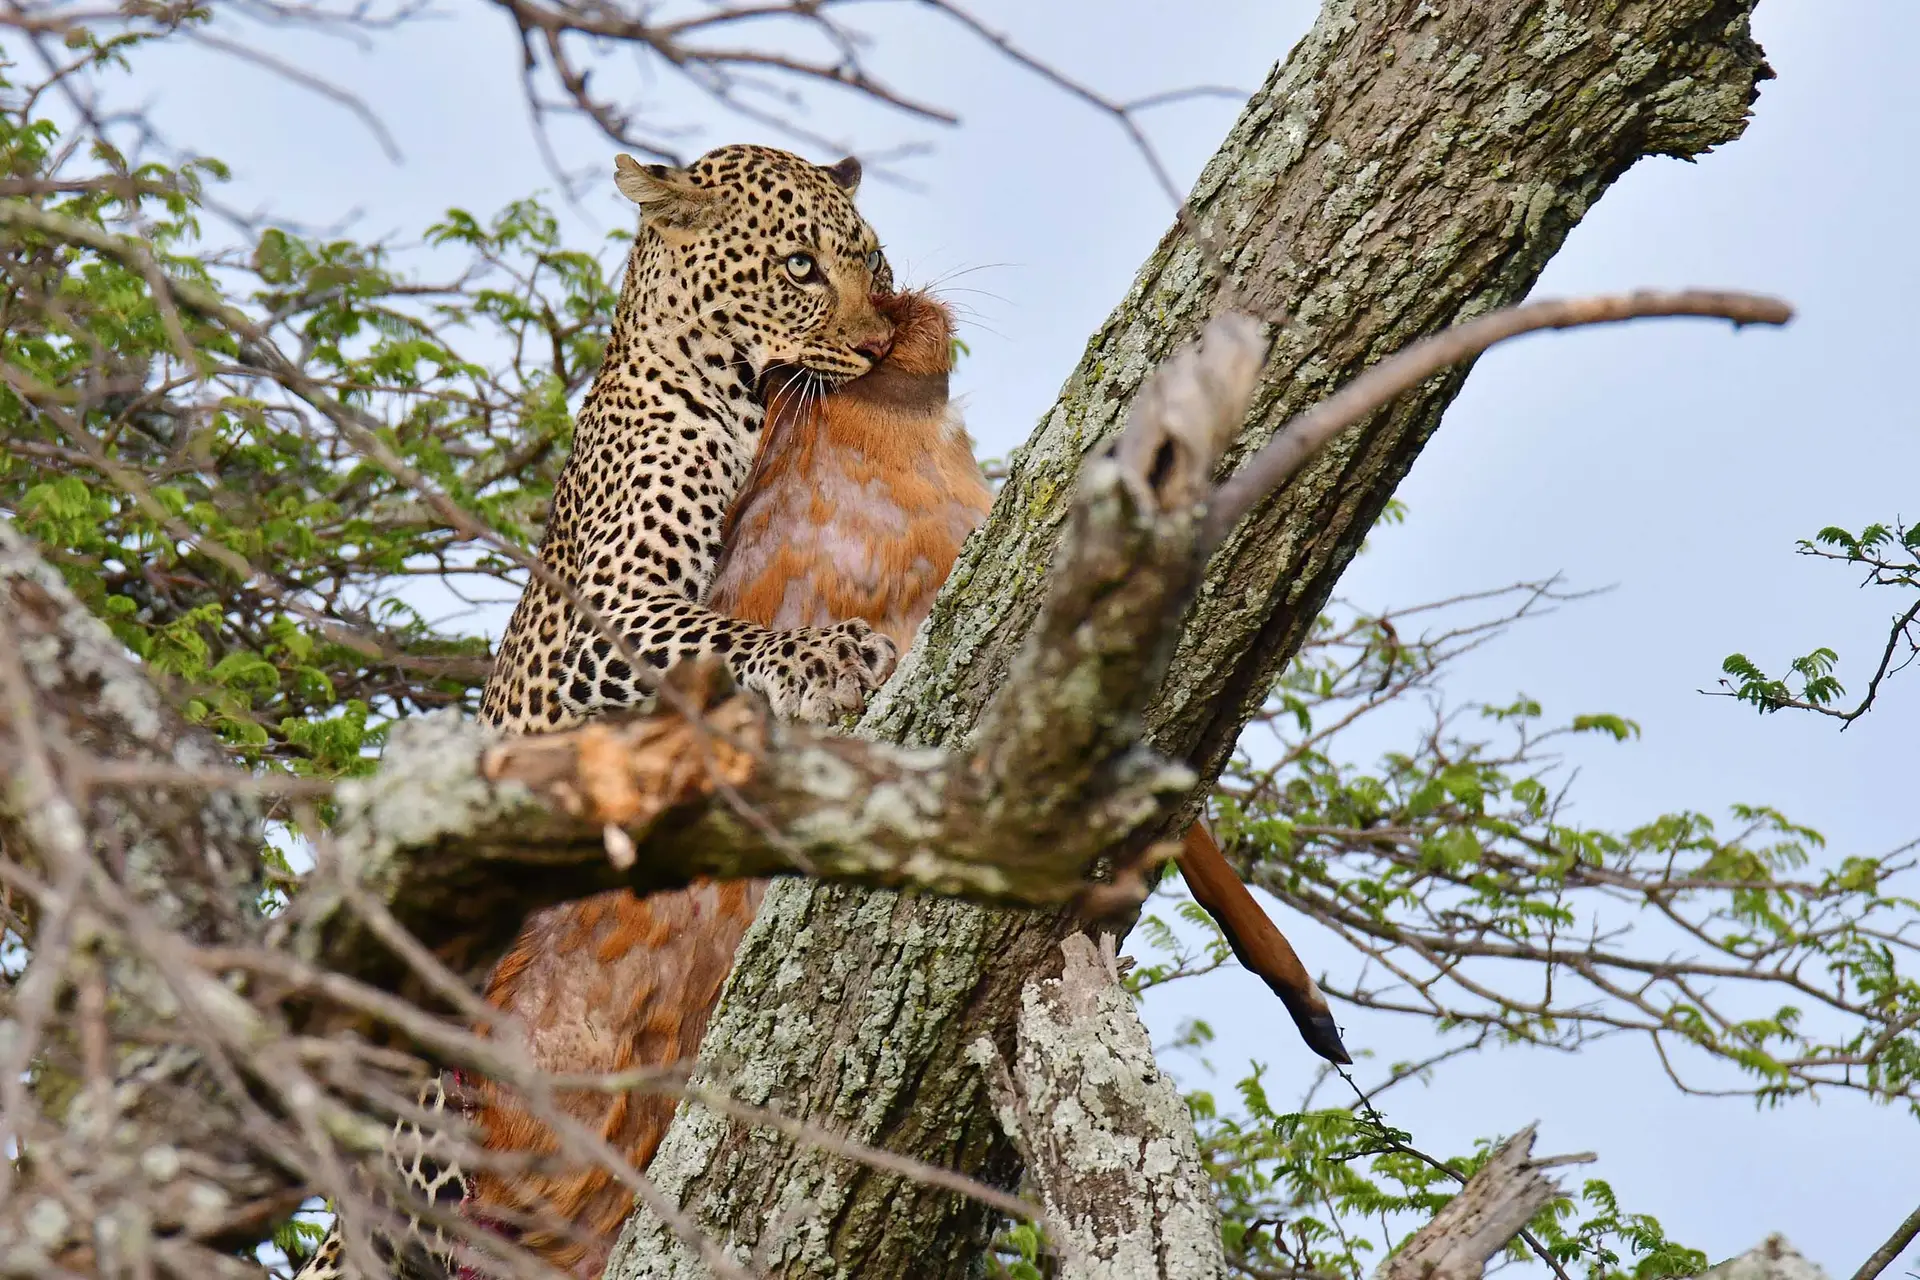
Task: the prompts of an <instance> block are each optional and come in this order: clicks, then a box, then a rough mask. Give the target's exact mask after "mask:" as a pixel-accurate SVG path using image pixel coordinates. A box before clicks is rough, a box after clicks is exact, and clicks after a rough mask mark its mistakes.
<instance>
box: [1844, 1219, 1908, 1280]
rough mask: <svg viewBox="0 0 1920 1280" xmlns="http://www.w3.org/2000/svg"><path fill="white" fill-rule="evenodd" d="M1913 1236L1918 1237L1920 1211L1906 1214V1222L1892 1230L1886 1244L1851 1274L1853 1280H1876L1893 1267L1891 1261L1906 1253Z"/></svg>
mask: <svg viewBox="0 0 1920 1280" xmlns="http://www.w3.org/2000/svg"><path fill="white" fill-rule="evenodd" d="M1915 1236H1920V1209H1915V1210H1914V1211H1913V1212H1912V1213H1910V1214H1908V1215H1907V1216H1906V1220H1905V1221H1903V1222H1902V1223H1901V1224H1900V1225H1899V1226H1897V1227H1895V1228H1894V1229H1893V1234H1892V1235H1890V1236H1888V1237H1887V1242H1886V1243H1885V1244H1883V1245H1881V1246H1880V1247H1879V1248H1878V1249H1875V1250H1874V1251H1873V1254H1872V1256H1870V1257H1869V1258H1868V1259H1867V1260H1866V1261H1865V1262H1863V1263H1861V1264H1860V1269H1859V1270H1858V1271H1856V1272H1854V1273H1853V1280H1878V1277H1879V1275H1880V1273H1881V1272H1882V1271H1885V1270H1886V1269H1887V1268H1888V1267H1890V1266H1892V1265H1893V1260H1894V1259H1895V1258H1897V1257H1899V1256H1900V1255H1901V1254H1902V1253H1904V1252H1905V1251H1906V1248H1907V1246H1908V1245H1910V1244H1912V1243H1913V1241H1914V1237H1915Z"/></svg>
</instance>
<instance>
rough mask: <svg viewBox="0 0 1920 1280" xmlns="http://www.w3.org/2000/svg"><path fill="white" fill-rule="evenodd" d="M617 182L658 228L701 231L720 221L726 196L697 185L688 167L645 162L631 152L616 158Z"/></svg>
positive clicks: (653, 225)
mask: <svg viewBox="0 0 1920 1280" xmlns="http://www.w3.org/2000/svg"><path fill="white" fill-rule="evenodd" d="M613 185H614V186H616V187H618V188H619V189H620V194H621V195H623V196H625V197H626V198H627V199H629V200H631V201H633V202H634V203H635V204H637V205H639V206H640V217H641V220H642V221H644V222H645V223H646V224H647V225H648V226H650V227H654V228H656V229H657V228H668V227H670V228H673V229H674V230H677V231H697V230H699V229H700V228H702V227H710V226H712V225H713V224H714V223H716V222H718V221H719V220H720V218H721V215H722V213H723V206H722V201H723V199H724V197H723V196H722V195H721V194H720V192H718V191H715V190H714V189H713V188H711V187H702V186H696V185H695V184H694V181H693V179H692V178H691V177H689V176H688V174H687V171H686V170H685V169H675V168H673V167H672V166H671V165H664V164H641V163H640V162H639V161H638V160H635V159H634V158H633V157H632V156H629V155H618V156H615V157H614V158H613Z"/></svg>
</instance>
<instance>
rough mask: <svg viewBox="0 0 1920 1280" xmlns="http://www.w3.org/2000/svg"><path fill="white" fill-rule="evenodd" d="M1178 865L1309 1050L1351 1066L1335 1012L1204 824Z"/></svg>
mask: <svg viewBox="0 0 1920 1280" xmlns="http://www.w3.org/2000/svg"><path fill="white" fill-rule="evenodd" d="M1174 861H1175V863H1176V865H1178V866H1179V868H1180V875H1181V877H1182V878H1183V879H1185V880H1186V882H1187V888H1188V889H1190V890H1192V892H1193V896H1194V900H1195V901H1197V902H1198V903H1199V904H1200V905H1201V906H1202V907H1205V908H1206V911H1207V914H1208V915H1210V916H1212V917H1213V922H1214V923H1215V924H1217V925H1219V926H1220V932H1221V933H1223V934H1225V935H1226V938H1227V945H1228V946H1229V947H1232V948H1233V954H1234V958H1235V959H1237V960H1239V961H1240V963H1241V965H1242V966H1243V967H1244V968H1246V969H1247V970H1248V971H1249V972H1251V973H1253V974H1255V975H1257V976H1258V977H1259V978H1260V980H1261V981H1262V982H1264V983H1266V984H1267V987H1268V989H1269V990H1271V991H1272V992H1273V994H1275V995H1276V996H1279V997H1280V1003H1281V1004H1283V1005H1285V1006H1286V1008H1287V1012H1288V1013H1289V1014H1291V1015H1293V1025H1294V1026H1296V1027H1298V1028H1300V1038H1301V1039H1302V1040H1305V1041H1306V1042H1307V1048H1309V1049H1311V1050H1313V1051H1314V1052H1315V1053H1317V1054H1319V1055H1320V1056H1321V1057H1323V1058H1325V1059H1326V1060H1327V1061H1328V1062H1337V1063H1341V1064H1343V1065H1344V1064H1346V1063H1349V1062H1352V1061H1353V1058H1352V1057H1351V1056H1349V1055H1348V1053H1347V1047H1346V1046H1345V1045H1343V1044H1341V1043H1340V1028H1339V1027H1337V1026H1335V1025H1334V1022H1333V1012H1332V1011H1331V1010H1330V1009H1328V1008H1327V998H1326V997H1325V996H1324V995H1321V994H1320V987H1319V985H1318V984H1317V983H1315V982H1314V980H1313V978H1312V976H1311V975H1309V974H1308V973H1307V967H1306V966H1305V965H1303V964H1301V963H1300V957H1299V956H1298V955H1297V954H1295V952H1294V949H1293V944H1292V943H1290V942H1288V941H1287V936H1286V935H1285V934H1284V933H1281V932H1280V930H1279V929H1278V928H1277V927H1276V926H1275V925H1274V923H1273V921H1271V920H1269V919H1268V918H1267V913H1266V912H1265V911H1263V910H1262V909H1261V907H1260V904H1259V903H1258V902H1255V901H1254V898H1253V894H1251V893H1249V892H1248V891H1247V886H1246V885H1244V884H1242V883H1240V877H1239V876H1238V875H1237V874H1235V872H1234V869H1233V868H1232V867H1231V866H1229V865H1228V863H1227V859H1226V855H1224V854H1222V853H1221V852H1220V846H1219V845H1218V844H1217V843H1215V841H1214V838H1213V835H1212V834H1211V833H1210V832H1209V831H1208V830H1207V828H1206V826H1205V825H1204V824H1202V823H1198V822H1196V823H1194V824H1193V826H1191V827H1189V828H1188V829H1187V835H1186V839H1184V840H1182V841H1181V843H1180V854H1179V856H1178V857H1177V858H1176V859H1175V860H1174Z"/></svg>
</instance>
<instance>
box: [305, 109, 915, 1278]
mask: <svg viewBox="0 0 1920 1280" xmlns="http://www.w3.org/2000/svg"><path fill="white" fill-rule="evenodd" d="M860 179H861V166H860V163H859V161H858V160H856V159H853V158H848V159H845V160H841V161H839V162H837V163H834V164H828V165H820V164H815V163H813V162H811V161H808V160H806V159H805V158H803V157H801V156H798V155H795V154H793V153H792V152H788V151H784V150H780V149H777V148H773V147H767V146H760V145H753V144H733V145H728V146H723V147H719V148H717V149H715V150H713V151H709V152H708V153H706V154H705V155H703V156H701V157H699V158H698V159H697V160H695V161H693V162H692V163H690V164H688V165H685V166H675V165H667V164H643V163H641V162H640V161H637V160H635V159H634V158H633V157H631V156H627V155H621V156H618V157H616V158H615V161H614V185H615V187H616V189H617V190H618V191H619V192H620V193H621V194H622V195H623V196H625V197H626V198H627V199H628V200H630V201H632V202H633V204H634V205H636V206H637V207H638V210H639V227H638V230H637V231H636V233H635V236H634V241H633V245H632V247H631V249H630V251H629V253H628V256H627V262H626V270H625V275H624V278H623V280H622V283H621V288H620V293H619V296H618V300H617V303H616V305H615V311H614V319H613V325H612V330H611V333H610V335H609V338H608V341H607V346H606V351H605V353H604V356H603V358H602V362H601V366H600V369H599V371H598V373H597V375H596V376H595V378H594V380H593V383H592V385H591V387H590V388H589V389H588V391H587V394H586V396H585V398H584V400H583V401H582V403H581V406H580V409H579V412H578V414H577V415H576V418H575V427H574V435H573V442H572V448H571V450H570V452H569V454H568V457H567V459H566V461H565V463H564V464H563V466H562V468H561V471H560V474H559V476H558V477H557V478H556V481H555V485H554V492H553V497H552V500H551V503H550V505H549V510H548V516H547V522H546V528H545V532H544V536H543V538H542V541H541V544H540V548H539V553H538V558H537V565H538V568H537V570H536V571H535V572H533V573H532V575H531V576H530V578H529V581H528V583H527V585H526V587H525V589H524V590H523V592H522V594H521V597H520V600H519V603H518V604H517V605H516V607H515V608H514V611H513V613H512V615H511V617H510V619H509V621H508V624H507V626H506V628H505V630H504V632H503V633H502V635H501V640H500V643H499V645H498V648H497V651H496V653H495V657H494V664H493V668H492V671H491V673H490V675H489V677H488V679H487V682H486V684H485V686H484V688H483V690H482V692H481V698H480V704H479V712H478V719H479V721H480V722H481V724H482V725H484V726H486V727H487V728H488V729H489V730H491V731H493V732H495V733H499V734H532V733H553V732H559V731H562V730H566V729H569V728H573V727H575V726H577V725H579V724H581V723H583V722H584V721H586V720H587V719H588V718H590V717H592V716H595V715H599V714H603V713H607V712H615V711H621V710H627V709H632V708H636V707H641V706H643V705H645V704H646V703H647V702H648V700H649V699H650V698H651V697H652V696H653V695H654V693H655V692H656V690H657V689H658V687H659V684H660V681H661V678H662V676H663V675H664V674H665V672H666V671H667V670H668V669H669V668H670V667H672V666H673V665H674V664H676V663H680V662H685V661H688V660H693V659H709V660H713V661H717V662H718V663H720V664H722V665H724V667H725V668H726V669H727V671H728V672H729V674H730V675H731V676H732V678H733V679H734V681H735V682H736V683H737V684H738V685H739V686H740V687H742V688H745V689H749V690H752V691H754V692H756V693H758V694H759V695H761V696H762V697H764V698H765V699H766V701H767V703H768V704H769V707H770V709H771V711H772V712H773V713H774V714H776V715H779V716H785V717H791V718H797V719H801V720H806V721H810V722H814V723H823V724H830V723H835V722H838V721H841V720H843V719H844V718H846V717H848V716H850V715H852V714H855V713H857V712H858V711H859V710H860V709H861V708H862V707H863V706H864V705H865V702H866V700H867V699H868V697H869V696H870V695H871V694H872V693H873V692H874V691H875V690H876V689H878V688H879V686H880V685H881V683H882V682H884V681H885V680H886V678H887V676H888V675H889V674H891V672H892V669H893V666H894V663H895V660H896V658H897V656H898V648H897V645H896V643H895V641H894V640H893V639H891V638H890V637H888V636H887V635H884V634H882V633H880V632H877V631H875V630H874V629H873V628H872V627H871V626H870V625H869V624H868V623H867V622H865V621H864V620H861V619H857V618H855V619H849V620H845V621H840V622H835V623H832V624H830V625H821V626H795V627H784V628H777V627H772V626H767V625H762V624H760V623H755V622H750V621H747V620H745V619H742V618H740V617H737V616H726V615H722V614H720V613H718V612H716V611H714V610H713V609H712V608H710V607H708V606H707V604H706V603H705V602H704V601H705V596H706V594H707V590H708V588H709V586H710V584H711V582H712V579H713V575H714V572H715V568H716V566H717V564H718V563H719V560H720V557H721V554H722V552H723V549H724V542H723V534H724V528H725V522H726V517H727V514H728V511H729V509H730V508H731V506H732V504H733V501H734V499H735V498H736V496H737V495H738V494H739V492H740V489H741V487H742V485H743V484H744V483H745V481H746V479H747V476H748V473H749V471H750V469H751V467H752V465H753V462H754V459H755V457H756V456H757V454H758V452H759V446H760V440H761V435H762V432H763V429H764V427H765V426H766V417H767V413H766V405H765V401H764V399H763V396H762V394H761V391H762V381H763V379H764V378H766V377H767V375H768V374H769V372H770V371H772V370H775V369H793V370H800V371H803V372H804V374H805V375H806V377H807V378H808V379H810V380H811V381H812V382H813V383H814V384H815V385H817V386H819V387H821V388H823V389H827V390H830V389H832V388H834V387H836V386H839V385H841V384H844V383H846V382H848V381H850V380H852V379H854V378H857V377H858V376H859V375H861V374H863V373H865V372H867V371H868V370H870V369H872V368H874V367H875V366H876V365H877V364H878V363H879V362H880V361H882V360H883V359H884V358H885V357H886V355H887V354H888V352H889V350H890V349H891V344H892V341H893V331H894V326H893V323H892V321H890V320H889V319H888V318H887V317H886V316H885V315H884V314H883V313H882V309H881V308H882V305H883V303H884V300H885V299H887V298H888V297H890V296H891V295H892V294H893V292H894V282H893V271H892V267H891V265H890V264H889V263H888V261H887V257H886V253H885V250H884V248H883V247H882V245H881V242H880V239H879V236H878V235H877V233H876V232H875V231H874V229H873V228H872V226H871V225H869V224H868V222H867V220H866V219H865V218H864V217H863V216H862V215H861V213H860V212H859V210H858V208H857V207H856V205H855V202H854V197H855V194H856V193H857V191H858V189H859V185H860ZM616 636H617V637H618V638H619V641H620V643H618V644H616V643H615V640H614V637H616ZM719 888H721V889H724V888H725V886H720V887H719ZM715 892H716V886H714V885H712V884H710V883H708V884H699V885H695V886H692V887H690V888H689V889H687V890H683V891H678V896H679V897H682V898H684V899H685V900H686V902H685V905H684V906H680V907H678V908H677V909H678V910H679V911H680V912H681V913H682V914H685V915H691V916H696V917H697V916H698V915H699V914H700V913H701V911H702V910H703V909H705V906H704V901H703V895H704V896H705V897H711V895H713V894H714V893H715ZM675 897H676V895H675V894H664V895H663V894H655V895H652V896H651V897H650V898H649V899H648V901H649V903H657V904H658V905H659V907H660V910H661V914H662V918H667V917H669V916H671V915H672V914H673V913H674V911H675V910H676V906H675V904H674V902H673V901H672V899H674V898H675ZM541 923H542V922H541V920H540V918H539V913H535V916H534V917H533V918H531V919H530V920H529V921H528V923H527V926H526V928H527V929H528V930H537V929H538V928H540V927H541ZM727 960H728V962H729V963H730V960H731V955H730V953H729V955H728V957H727ZM722 975H723V976H724V970H723V971H722ZM448 1096H449V1094H448V1091H447V1089H445V1088H444V1086H443V1084H442V1082H440V1081H435V1082H434V1083H433V1084H432V1085H431V1086H430V1087H429V1089H428V1090H427V1091H426V1092H425V1093H424V1094H423V1096H422V1105H423V1106H424V1107H426V1108H428V1109H429V1110H444V1109H446V1108H447V1107H448V1105H449V1104H448ZM390 1154H391V1157H392V1160H393V1162H394V1164H395V1165H396V1166H397V1170H398V1172H399V1174H400V1177H401V1181H402V1183H403V1184H404V1185H406V1186H407V1187H408V1188H409V1189H410V1190H412V1191H413V1192H414V1193H415V1195H416V1196H417V1197H418V1198H419V1199H420V1200H421V1201H423V1202H425V1203H428V1204H435V1205H441V1206H445V1205H448V1204H455V1205H457V1204H459V1203H461V1202H462V1201H464V1199H465V1198H466V1196H467V1195H468V1194H469V1193H470V1191H471V1180H470V1179H469V1178H468V1177H467V1176H466V1174H465V1173H464V1172H463V1171H462V1170H460V1169H459V1168H458V1167H457V1166H456V1165H455V1164H454V1163H453V1162H451V1161H449V1160H444V1159H435V1158H433V1156H432V1153H431V1143H430V1140H429V1139H428V1138H426V1137H424V1136H423V1135H422V1133H421V1132H420V1130H419V1129H417V1128H416V1127H414V1126H412V1125H410V1124H407V1123H405V1122H402V1124H401V1125H399V1126H397V1127H396V1131H395V1135H394V1139H393V1142H392V1144H391V1152H390ZM400 1216H402V1217H404V1218H406V1219H407V1221H408V1223H409V1224H410V1225H409V1228H408V1231H407V1238H405V1239H403V1240H399V1241H392V1240H380V1239H379V1238H377V1236H376V1239H375V1246H376V1254H377V1255H378V1257H379V1259H380V1260H381V1261H382V1262H383V1264H384V1263H387V1262H389V1261H391V1262H393V1263H394V1264H395V1265H396V1267H397V1269H398V1270H400V1271H401V1272H403V1273H405V1274H417V1275H429V1276H431V1275H447V1274H450V1273H451V1272H452V1270H453V1266H452V1259H451V1257H450V1254H449V1250H448V1245H447V1242H446V1239H445V1237H444V1235H443V1234H442V1233H441V1232H440V1231H439V1230H438V1229H425V1230H423V1229H422V1228H421V1227H420V1225H419V1219H418V1217H417V1216H416V1215H412V1214H408V1213H406V1212H404V1211H403V1212H402V1213H401V1215H400ZM356 1272H357V1268H355V1267H354V1266H352V1265H351V1263H350V1261H349V1259H348V1256H347V1254H346V1251H345V1249H344V1247H343V1240H342V1236H341V1229H340V1226H339V1224H338V1223H337V1222H336V1223H335V1224H334V1225H333V1227H332V1228H331V1229H330V1230H329V1232H328V1233H327V1235H326V1236H325V1237H324V1238H323V1239H322V1241H321V1243H320V1245H319V1247H318V1248H317V1249H316V1250H315V1252H314V1254H313V1255H312V1256H311V1257H310V1258H309V1259H308V1260H307V1261H306V1262H305V1263H304V1264H303V1266H302V1267H301V1268H300V1270H299V1272H298V1274H297V1280H336V1278H343V1277H349V1276H353V1275H355V1274H356Z"/></svg>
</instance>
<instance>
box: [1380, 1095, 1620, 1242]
mask: <svg viewBox="0 0 1920 1280" xmlns="http://www.w3.org/2000/svg"><path fill="white" fill-rule="evenodd" d="M1533 1138H1534V1127H1533V1126H1532V1125H1528V1126H1527V1127H1526V1128H1524V1129H1522V1130H1521V1131H1520V1132H1519V1133H1516V1134H1514V1135H1513V1136H1512V1137H1511V1138H1508V1139H1507V1140H1506V1141H1505V1142H1503V1143H1501V1144H1500V1147H1499V1149H1498V1150H1496V1151H1495V1152H1494V1153H1493V1157H1492V1158H1491V1159H1489V1160H1488V1161H1487V1162H1486V1164H1484V1165H1482V1166H1481V1167H1480V1171H1479V1172H1478V1173H1476V1174H1474V1175H1473V1176H1472V1177H1471V1178H1469V1179H1467V1183H1466V1185H1465V1186H1463V1187H1461V1188H1460V1193H1459V1194H1458V1195H1456V1196H1454V1198H1453V1199H1451V1200H1449V1201H1447V1203H1446V1204H1445V1205H1444V1206H1443V1207H1442V1208H1441V1210H1440V1212H1438V1213H1436V1214H1434V1215H1433V1221H1431V1222H1429V1223H1428V1224H1427V1225H1426V1226H1424V1227H1422V1228H1420V1230H1418V1231H1416V1232H1414V1233H1413V1235H1412V1236H1411V1237H1410V1238H1409V1239H1408V1240H1407V1242H1406V1244H1404V1245H1402V1246H1401V1247H1400V1249H1399V1250H1398V1251H1397V1252H1396V1253H1394V1255H1393V1256H1392V1257H1390V1258H1388V1259H1386V1261H1384V1262H1382V1263H1381V1264H1380V1269H1379V1270H1378V1271H1376V1272H1375V1273H1374V1280H1480V1277H1481V1276H1482V1275H1484V1274H1485V1273H1486V1269H1487V1262H1488V1260H1490V1259H1491V1258H1492V1257H1493V1255H1494V1254H1496V1253H1498V1252H1500V1250H1502V1249H1504V1248H1506V1247H1507V1245H1508V1244H1509V1243H1511V1242H1512V1241H1513V1240H1514V1238H1515V1237H1517V1236H1518V1235H1519V1234H1520V1233H1521V1232H1522V1231H1525V1230H1526V1229H1527V1223H1529V1222H1531V1221H1533V1216H1534V1215H1535V1214H1536V1213H1539V1212H1540V1210H1542V1209H1544V1208H1546V1207H1547V1205H1548V1204H1550V1203H1551V1202H1552V1201H1553V1200H1554V1199H1555V1198H1556V1197H1558V1196H1559V1195H1560V1188H1559V1186H1558V1184H1556V1183H1555V1182H1554V1181H1553V1179H1551V1178H1549V1177H1547V1176H1546V1174H1545V1173H1544V1172H1543V1171H1544V1170H1546V1169H1551V1168H1554V1167H1556V1166H1558V1165H1565V1164H1580V1163H1585V1162H1587V1161H1590V1160H1592V1159H1593V1157H1592V1156H1591V1155H1577V1156H1555V1157H1552V1158H1550V1159H1546V1160H1535V1159H1534V1158H1533Z"/></svg>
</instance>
